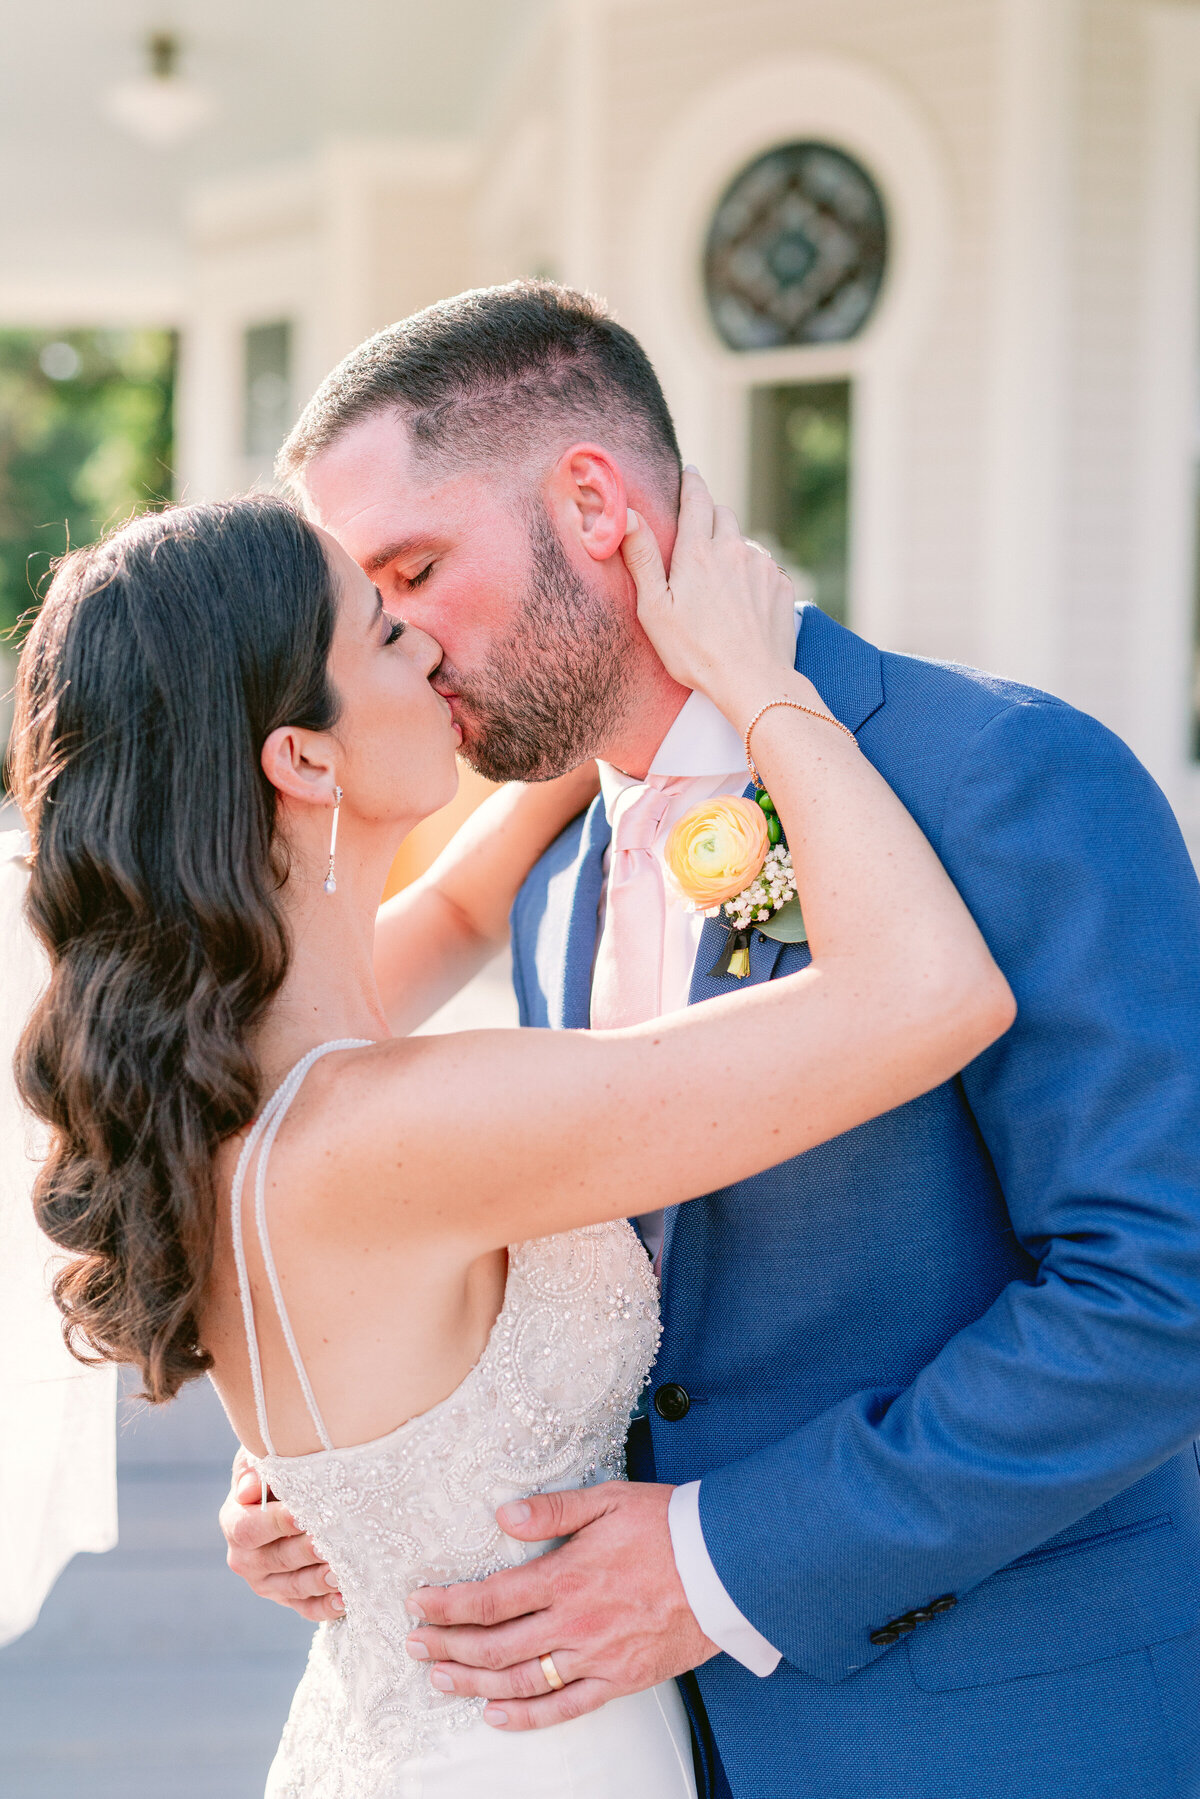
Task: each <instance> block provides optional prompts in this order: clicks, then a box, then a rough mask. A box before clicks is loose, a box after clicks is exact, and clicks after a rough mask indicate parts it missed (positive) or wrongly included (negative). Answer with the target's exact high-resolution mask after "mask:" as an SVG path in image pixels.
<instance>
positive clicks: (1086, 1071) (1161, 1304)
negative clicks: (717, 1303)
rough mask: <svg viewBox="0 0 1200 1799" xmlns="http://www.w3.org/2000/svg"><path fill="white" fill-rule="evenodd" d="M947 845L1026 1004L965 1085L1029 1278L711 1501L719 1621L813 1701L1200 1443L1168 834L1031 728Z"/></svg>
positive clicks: (1181, 1006) (1123, 754)
mask: <svg viewBox="0 0 1200 1799" xmlns="http://www.w3.org/2000/svg"><path fill="white" fill-rule="evenodd" d="M938 847H939V849H940V852H941V854H942V857H943V860H944V862H945V865H946V867H947V868H948V870H949V872H950V874H951V876H952V877H953V878H954V880H955V882H956V884H957V885H958V887H959V889H960V891H961V892H962V894H963V897H964V898H965V899H966V901H967V903H968V905H969V906H970V908H971V910H972V912H973V914H974V916H975V918H976V919H977V920H978V921H979V924H980V926H981V928H982V930H983V932H984V934H985V936H986V937H987V939H988V942H989V944H990V946H991V948H992V951H993V953H994V955H995V956H996V959H997V961H998V962H999V964H1000V966H1001V967H1002V968H1003V969H1004V971H1005V973H1006V975H1007V976H1008V978H1009V980H1010V982H1011V984H1012V987H1013V989H1014V992H1015V994H1016V997H1017V1003H1018V1008H1019V1016H1018V1020H1017V1023H1016V1024H1015V1026H1014V1027H1013V1029H1012V1031H1011V1032H1010V1033H1009V1034H1008V1036H1007V1037H1005V1038H1004V1039H1003V1040H1002V1041H1001V1042H1000V1043H999V1044H997V1045H995V1046H994V1047H993V1048H992V1049H991V1050H989V1051H988V1052H987V1053H986V1054H985V1055H984V1056H982V1057H980V1058H979V1060H978V1061H977V1062H975V1063H974V1064H973V1065H972V1066H971V1067H970V1068H969V1069H967V1070H966V1072H965V1073H964V1075H963V1076H962V1077H961V1078H962V1082H963V1088H964V1090H965V1093H966V1096H967V1100H968V1103H969V1104H970V1107H971V1109H972V1112H973V1113H974V1116H975V1119H976V1121H977V1123H978V1127H979V1130H980V1132H981V1134H982V1137H983V1140H984V1143H985V1144H986V1147H987V1149H988V1151H989V1152H990V1154H991V1157H992V1160H993V1162H994V1164H995V1167H996V1170H997V1173H998V1175H999V1179H1000V1182H1001V1185H1002V1187H1003V1190H1004V1194H1005V1198H1006V1201H1007V1205H1008V1208H1009V1213H1010V1217H1011V1221H1012V1226H1013V1229H1014V1230H1015V1232H1016V1233H1017V1235H1018V1237H1019V1239H1020V1241H1021V1243H1022V1244H1023V1245H1024V1247H1025V1249H1026V1251H1027V1252H1028V1254H1029V1256H1030V1257H1032V1258H1033V1262H1034V1264H1035V1273H1034V1275H1033V1278H1032V1279H1030V1280H1028V1281H1017V1282H1014V1283H1012V1284H1011V1285H1009V1286H1007V1287H1006V1288H1005V1289H1004V1290H1003V1291H1002V1292H1001V1293H1000V1295H999V1297H998V1298H997V1299H996V1301H995V1303H994V1304H993V1305H992V1306H991V1307H990V1309H989V1310H988V1311H987V1312H986V1313H985V1314H984V1315H983V1316H982V1317H980V1318H979V1319H977V1320H976V1321H975V1322H974V1323H972V1324H971V1325H970V1326H969V1327H968V1328H966V1329H964V1330H963V1331H961V1332H960V1333H959V1334H958V1335H957V1336H955V1337H953V1338H951V1340H950V1341H949V1342H948V1343H947V1344H946V1345H945V1346H944V1347H943V1349H942V1350H941V1352H940V1353H939V1354H938V1355H937V1357H936V1358H935V1359H934V1360H933V1361H932V1362H930V1363H929V1364H928V1365H927V1366H926V1367H925V1368H924V1369H923V1370H922V1371H921V1373H920V1374H919V1376H918V1377H917V1378H916V1379H915V1380H914V1381H913V1382H912V1384H911V1385H910V1386H908V1387H906V1388H904V1389H903V1390H900V1391H871V1392H859V1393H857V1394H854V1395H853V1396H851V1397H849V1398H847V1399H846V1400H845V1401H843V1402H841V1403H839V1404H838V1405H836V1406H834V1407H832V1408H831V1409H829V1410H828V1411H825V1412H823V1413H822V1414H820V1415H819V1416H817V1417H815V1418H813V1419H811V1420H810V1421H809V1422H808V1423H807V1424H805V1425H804V1426H803V1427H802V1428H801V1429H799V1430H798V1431H796V1432H795V1433H794V1434H792V1435H790V1436H788V1437H787V1438H785V1439H784V1440H782V1441H780V1442H778V1443H776V1444H774V1445H771V1446H769V1447H768V1448H766V1449H763V1450H760V1451H758V1452H756V1453H755V1454H753V1455H751V1456H749V1457H748V1458H746V1459H744V1460H742V1461H739V1462H736V1463H733V1464H730V1465H727V1466H725V1467H722V1468H719V1469H717V1470H716V1471H714V1472H713V1473H710V1474H707V1475H706V1476H705V1477H704V1480H703V1483H702V1486H701V1493H700V1507H701V1521H702V1525H703V1530H704V1536H705V1540H706V1543H707V1545H708V1548H709V1552H710V1554H711V1556H712V1559H713V1563H714V1565H715V1567H716V1569H717V1572H718V1574H719V1575H720V1577H721V1580H722V1581H723V1583H724V1585H725V1587H726V1588H727V1590H728V1592H729V1594H730V1596H731V1597H732V1599H733V1600H734V1602H735V1604H736V1605H737V1606H738V1607H739V1608H740V1609H741V1610H742V1611H743V1612H744V1613H745V1615H746V1616H747V1617H748V1618H749V1619H750V1620H751V1622H752V1623H753V1624H754V1625H755V1626H756V1627H757V1628H758V1629H759V1630H760V1631H761V1632H762V1633H763V1635H764V1636H765V1637H767V1638H768V1640H769V1641H770V1642H772V1643H774V1644H776V1645H777V1646H778V1647H779V1648H780V1649H781V1650H782V1652H783V1654H784V1655H785V1656H786V1657H787V1658H788V1659H789V1660H790V1661H791V1662H793V1663H794V1664H795V1665H797V1666H798V1667H800V1668H802V1669H804V1670H805V1671H806V1672H808V1673H810V1674H812V1675H814V1676H816V1677H818V1678H820V1679H823V1680H826V1681H836V1680H840V1679H844V1678H845V1677H846V1676H847V1675H848V1674H850V1673H852V1672H853V1671H854V1670H855V1669H856V1668H858V1667H861V1666H862V1665H863V1664H864V1663H865V1662H867V1661H869V1660H871V1659H873V1658H874V1656H875V1655H876V1653H879V1652H877V1651H876V1650H873V1649H872V1648H871V1647H870V1645H869V1641H868V1637H869V1632H870V1630H871V1629H873V1628H875V1627H876V1626H878V1625H880V1624H882V1623H884V1622H886V1620H887V1619H888V1618H889V1617H891V1616H895V1615H898V1614H899V1613H901V1612H903V1611H905V1610H908V1609H909V1608H911V1607H913V1606H919V1605H922V1604H925V1603H927V1602H928V1601H929V1600H930V1599H931V1598H933V1597H935V1596H937V1595H939V1594H942V1593H946V1592H957V1593H961V1592H962V1591H964V1590H965V1589H968V1588H970V1587H972V1586H974V1585H975V1584H977V1583H978V1582H979V1581H981V1580H983V1579H984V1578H986V1577H987V1576H988V1575H989V1574H992V1573H994V1572H995V1570H996V1569H997V1568H1000V1567H1002V1566H1004V1565H1005V1564H1006V1563H1008V1562H1010V1561H1012V1560H1013V1559H1014V1558H1015V1557H1017V1556H1019V1555H1022V1554H1025V1553H1026V1552H1028V1551H1029V1550H1030V1549H1032V1548H1035V1547H1036V1546H1037V1545H1038V1544H1040V1543H1043V1542H1045V1541H1046V1539H1047V1538H1049V1537H1051V1536H1053V1535H1055V1534H1056V1533H1057V1532H1058V1531H1060V1530H1062V1529H1065V1528H1066V1527H1067V1526H1068V1525H1069V1524H1071V1523H1073V1522H1074V1521H1075V1520H1077V1519H1079V1518H1082V1517H1083V1516H1085V1515H1086V1514H1087V1513H1089V1512H1090V1511H1092V1510H1093V1509H1094V1508H1095V1507H1097V1506H1099V1505H1101V1504H1103V1503H1104V1502H1105V1501H1106V1500H1108V1499H1110V1498H1111V1497H1112V1496H1113V1495H1114V1494H1116V1493H1118V1492H1120V1491H1122V1490H1123V1489H1125V1488H1126V1487H1128V1486H1130V1485H1132V1484H1133V1483H1134V1482H1135V1481H1137V1480H1139V1479H1140V1478H1141V1477H1142V1476H1144V1475H1145V1474H1147V1473H1149V1472H1150V1471H1151V1470H1152V1469H1153V1468H1155V1467H1156V1466H1158V1465H1159V1464H1160V1463H1161V1462H1163V1461H1165V1460H1166V1459H1167V1458H1168V1457H1169V1456H1171V1455H1172V1454H1174V1453H1176V1452H1178V1451H1179V1450H1180V1449H1181V1448H1183V1447H1184V1446H1185V1445H1186V1444H1187V1442H1188V1441H1189V1439H1191V1438H1193V1437H1194V1436H1196V1435H1197V1433H1198V1432H1200V1097H1198V1090H1200V1074H1198V1061H1200V889H1198V888H1197V883H1196V878H1195V874H1194V872H1193V870H1192V866H1191V863H1190V861H1189V859H1188V856H1187V852H1186V849H1185V847H1184V844H1183V842H1182V839H1181V837H1180V834H1179V831H1178V828H1177V827H1176V824H1175V821H1174V819H1173V818H1172V816H1171V812H1170V809H1169V808H1168V806H1167V804H1166V801H1165V800H1164V798H1163V796H1162V795H1161V793H1160V792H1159V791H1158V789H1157V788H1156V787H1155V785H1154V783H1153V782H1152V781H1151V780H1150V778H1149V776H1148V775H1147V774H1146V772H1145V771H1144V770H1143V769H1142V768H1141V766H1140V765H1139V764H1138V763H1137V761H1136V760H1135V759H1134V757H1133V756H1132V755H1131V754H1130V753H1129V751H1128V750H1127V749H1126V748H1125V747H1124V745H1122V744H1121V743H1120V742H1119V741H1118V740H1117V739H1116V738H1114V737H1113V736H1111V734H1109V733H1108V732H1107V731H1105V730H1104V729H1103V727H1101V726H1100V725H1098V724H1096V723H1095V722H1094V721H1093V720H1091V719H1088V718H1086V717H1084V716H1083V715H1081V714H1079V713H1077V712H1074V711H1072V710H1071V709H1070V708H1068V707H1065V706H1062V705H1060V704H1058V703H1056V702H1052V701H1045V702H1032V703H1022V704H1018V705H1015V706H1012V707H1011V708H1009V709H1007V710H1006V711H1004V712H1002V713H1000V714H998V715H997V716H996V717H994V718H993V719H992V720H991V721H990V722H989V723H988V724H987V725H985V726H984V727H983V729H982V730H981V731H980V732H979V734H978V735H977V737H976V738H975V739H974V740H973V741H972V743H971V744H970V745H969V746H968V748H967V749H966V751H965V752H964V754H963V758H962V761H961V763H960V765H959V767H958V770H957V772H956V774H955V776H954V778H953V779H952V781H951V782H950V784H949V788H948V791H947V798H946V807H945V812H944V816H943V826H942V831H941V833H940V842H939V845H938Z"/></svg>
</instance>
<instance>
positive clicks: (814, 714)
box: [743, 699, 858, 787]
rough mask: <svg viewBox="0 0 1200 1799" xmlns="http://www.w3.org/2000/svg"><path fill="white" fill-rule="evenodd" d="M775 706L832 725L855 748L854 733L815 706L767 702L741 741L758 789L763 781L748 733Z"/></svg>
mask: <svg viewBox="0 0 1200 1799" xmlns="http://www.w3.org/2000/svg"><path fill="white" fill-rule="evenodd" d="M775 706H790V707H791V708H792V710H793V711H794V712H807V713H808V715H809V717H810V718H819V719H820V720H821V721H822V722H823V723H824V724H827V725H832V726H833V728H834V730H835V731H840V732H841V733H842V736H843V737H848V738H849V739H850V741H851V743H852V744H854V745H855V746H856V747H857V744H858V739H857V737H855V735H854V732H853V731H851V730H848V729H847V727H846V726H845V725H844V724H843V723H842V721H841V719H840V718H834V717H833V715H832V714H831V713H829V712H818V711H817V709H816V707H815V706H804V705H802V704H801V703H800V701H799V700H782V699H781V700H768V701H767V703H766V705H765V706H760V707H759V709H758V711H757V712H756V713H755V714H754V717H753V718H752V719H751V720H750V723H749V724H748V725H747V726H746V731H745V737H744V739H743V741H744V742H745V745H746V765H747V767H748V768H749V770H750V773H751V774H752V775H753V776H754V779H755V780H756V781H757V782H758V785H759V786H760V787H761V786H762V784H763V779H762V776H761V775H760V774H759V772H758V770H757V768H755V766H754V757H753V756H752V755H751V754H750V733H751V731H753V729H754V727H755V725H756V724H757V723H758V721H759V719H760V718H761V717H762V716H763V714H764V713H765V712H770V711H771V710H772V709H773V708H774V707H775Z"/></svg>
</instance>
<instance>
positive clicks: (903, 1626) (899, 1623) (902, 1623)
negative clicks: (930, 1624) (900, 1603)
mask: <svg viewBox="0 0 1200 1799" xmlns="http://www.w3.org/2000/svg"><path fill="white" fill-rule="evenodd" d="M888 1628H889V1630H898V1631H899V1632H900V1635H901V1636H902V1637H906V1636H907V1635H908V1634H909V1632H910V1631H913V1630H915V1629H916V1628H917V1621H916V1619H915V1618H914V1617H913V1616H912V1614H911V1612H905V1614H904V1616H903V1618H893V1619H892V1622H891V1624H890V1625H889V1626H888Z"/></svg>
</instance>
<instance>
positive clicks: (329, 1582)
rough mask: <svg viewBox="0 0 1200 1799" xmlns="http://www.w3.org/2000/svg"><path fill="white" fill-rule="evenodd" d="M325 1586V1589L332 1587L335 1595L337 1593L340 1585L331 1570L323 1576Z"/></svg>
mask: <svg viewBox="0 0 1200 1799" xmlns="http://www.w3.org/2000/svg"><path fill="white" fill-rule="evenodd" d="M325 1585H326V1586H327V1587H332V1588H333V1590H334V1592H335V1593H336V1592H337V1590H338V1587H339V1586H340V1585H341V1582H340V1581H339V1579H338V1577H337V1575H336V1574H335V1573H334V1571H333V1569H332V1568H331V1569H330V1570H329V1573H328V1574H327V1575H326V1576H325Z"/></svg>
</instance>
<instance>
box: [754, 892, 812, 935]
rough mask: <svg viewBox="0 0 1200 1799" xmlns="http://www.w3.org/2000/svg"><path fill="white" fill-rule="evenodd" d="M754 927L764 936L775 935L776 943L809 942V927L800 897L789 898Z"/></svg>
mask: <svg viewBox="0 0 1200 1799" xmlns="http://www.w3.org/2000/svg"><path fill="white" fill-rule="evenodd" d="M754 929H755V930H756V931H761V932H762V934H763V936H764V937H773V938H774V939H775V942H776V943H807V942H808V927H807V926H806V924H805V922H804V914H803V912H802V911H801V910H800V901H799V900H798V899H790V900H788V902H787V904H786V905H784V906H780V908H779V910H778V912H773V913H772V914H771V916H770V918H768V919H767V920H766V922H765V923H764V924H756V925H755V927H754Z"/></svg>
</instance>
